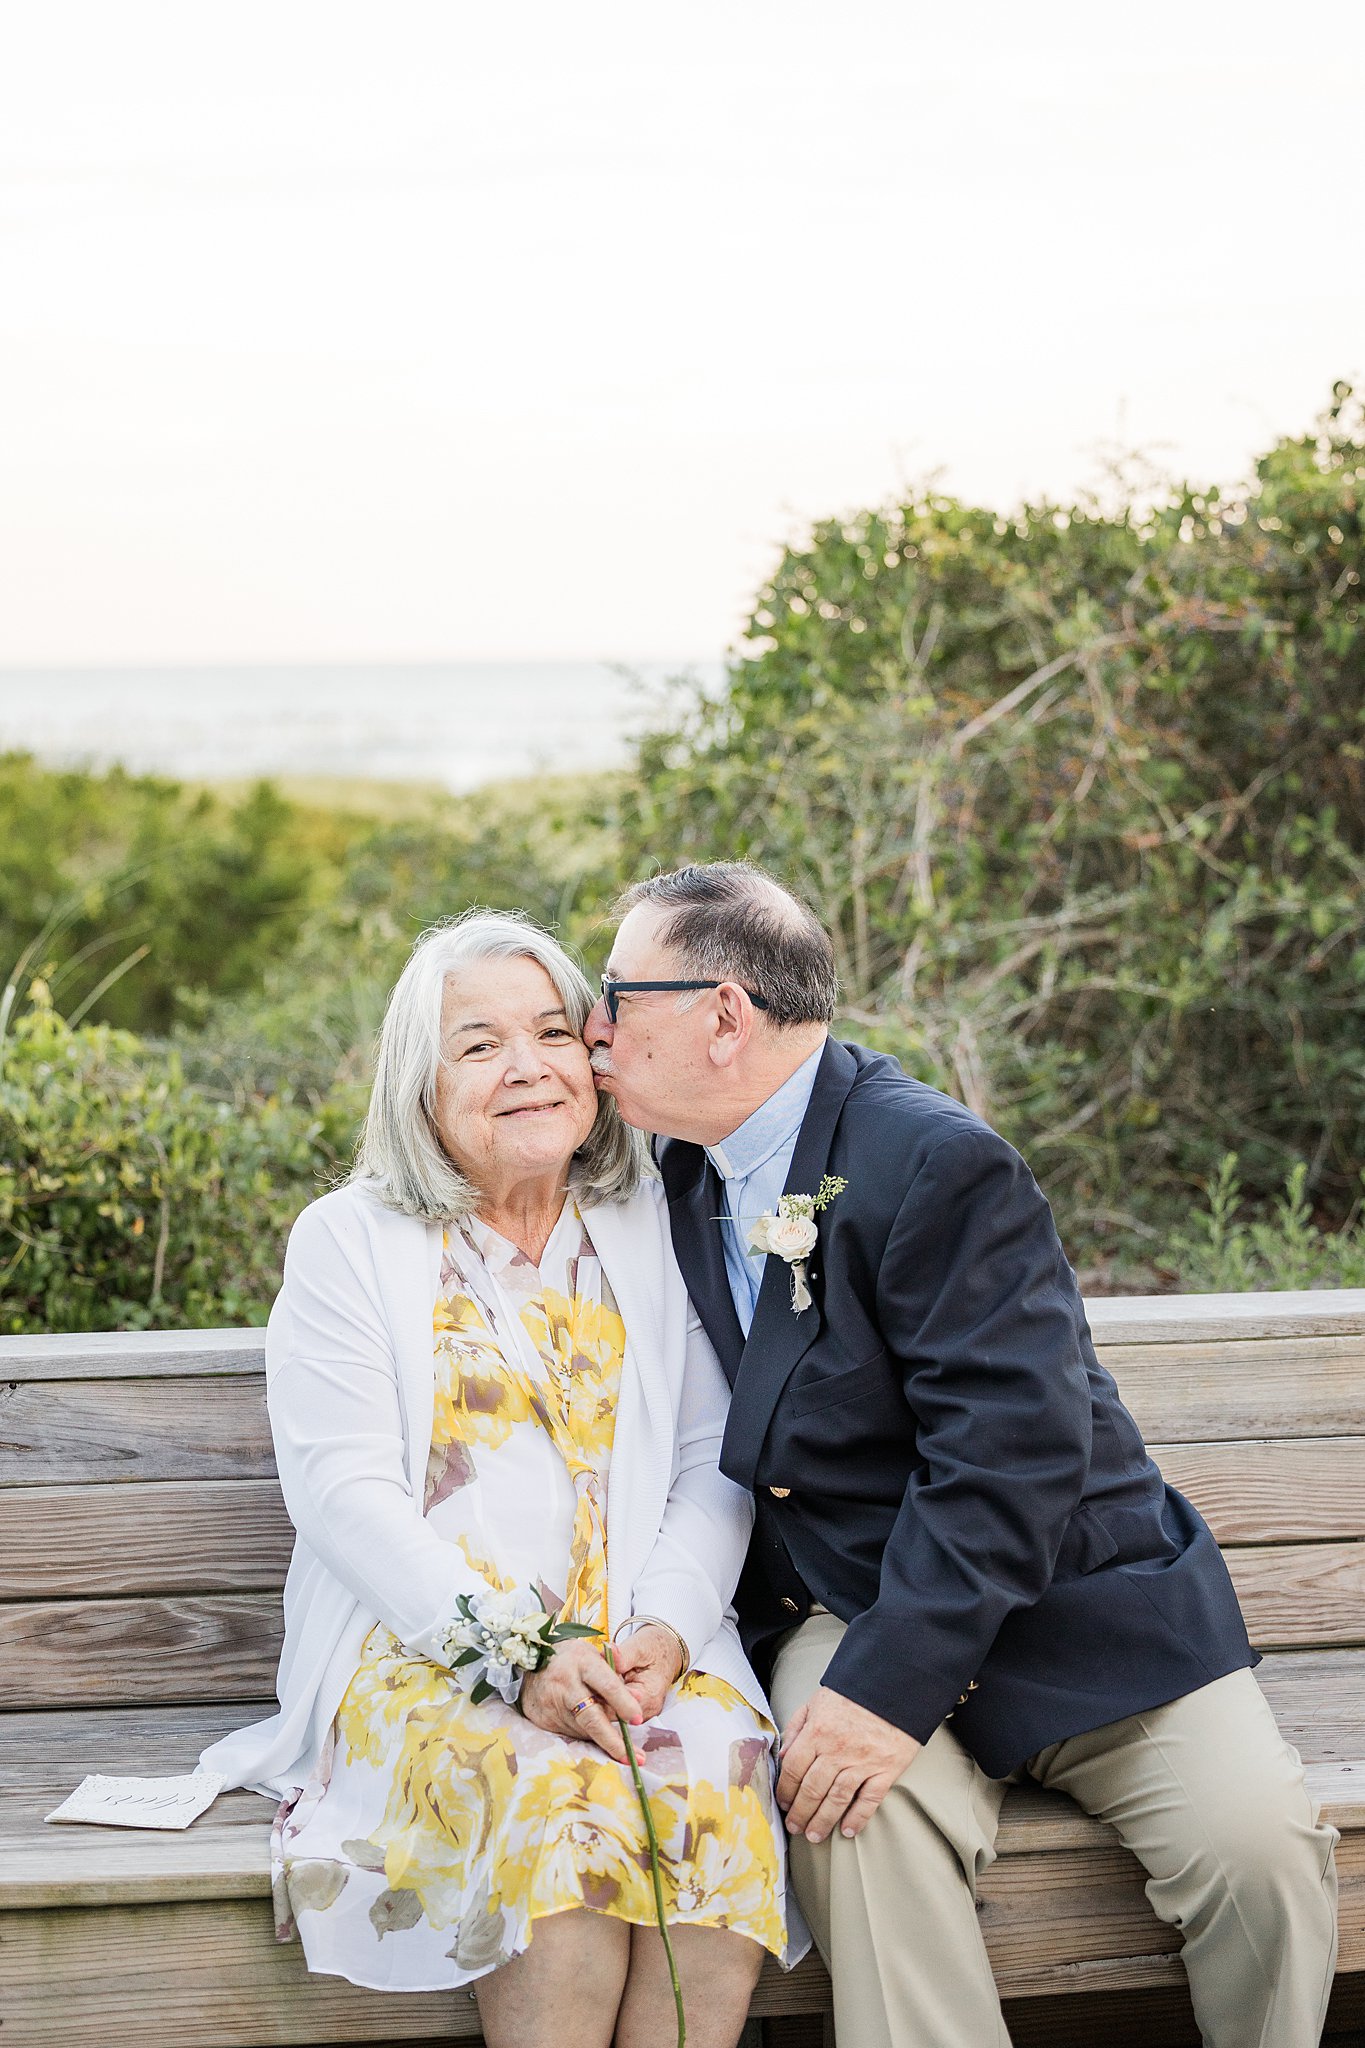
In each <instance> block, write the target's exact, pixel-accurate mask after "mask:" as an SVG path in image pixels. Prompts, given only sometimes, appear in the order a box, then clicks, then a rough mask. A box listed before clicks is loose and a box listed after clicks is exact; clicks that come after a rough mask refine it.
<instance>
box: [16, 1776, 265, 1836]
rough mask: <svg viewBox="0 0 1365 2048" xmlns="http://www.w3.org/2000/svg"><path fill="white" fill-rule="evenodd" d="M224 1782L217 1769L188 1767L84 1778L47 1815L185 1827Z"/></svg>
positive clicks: (104, 1823)
mask: <svg viewBox="0 0 1365 2048" xmlns="http://www.w3.org/2000/svg"><path fill="white" fill-rule="evenodd" d="M225 1783H226V1780H225V1779H224V1777H223V1774H222V1772H221V1771H190V1772H189V1773H188V1774H187V1775H186V1776H185V1777H183V1778H101V1777H99V1776H95V1777H90V1778H82V1779H81V1782H80V1784H79V1785H78V1786H77V1787H76V1789H75V1791H74V1792H73V1793H72V1794H71V1797H70V1798H69V1799H64V1800H63V1801H62V1803H61V1805H60V1806H58V1807H55V1808H54V1809H53V1811H52V1812H51V1813H49V1814H48V1815H47V1819H48V1820H57V1821H84V1822H86V1823H88V1824H92V1825H94V1826H97V1827H106V1828H187V1827H188V1826H189V1824H190V1822H191V1821H192V1820H195V1819H197V1817H198V1816H199V1815H200V1814H201V1813H203V1812H204V1811H205V1810H206V1809H207V1808H208V1807H210V1806H212V1804H213V1802H214V1800H215V1799H216V1798H217V1797H218V1794H219V1793H220V1792H221V1791H222V1789H223V1786H224V1784H225Z"/></svg>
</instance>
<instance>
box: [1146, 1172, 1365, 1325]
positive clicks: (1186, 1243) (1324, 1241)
mask: <svg viewBox="0 0 1365 2048" xmlns="http://www.w3.org/2000/svg"><path fill="white" fill-rule="evenodd" d="M1307 1179H1308V1168H1307V1166H1306V1165H1304V1164H1303V1163H1302V1162H1300V1164H1299V1165H1297V1166H1296V1167H1294V1168H1293V1170H1292V1171H1291V1173H1290V1174H1289V1177H1288V1179H1287V1180H1286V1182H1285V1187H1284V1193H1283V1194H1282V1195H1281V1196H1280V1197H1279V1199H1278V1200H1277V1201H1276V1202H1275V1203H1273V1204H1272V1206H1271V1209H1270V1211H1269V1213H1268V1214H1266V1215H1263V1216H1259V1217H1256V1216H1251V1217H1248V1216H1246V1215H1244V1214H1243V1213H1242V1188H1241V1182H1240V1181H1239V1179H1238V1177H1237V1154H1236V1153H1235V1152H1229V1153H1228V1154H1227V1155H1226V1157H1225V1158H1224V1159H1223V1161H1222V1164H1221V1165H1220V1166H1219V1169H1218V1172H1217V1175H1216V1176H1215V1178H1214V1179H1213V1180H1212V1181H1211V1182H1210V1183H1209V1187H1208V1207H1207V1208H1206V1209H1205V1210H1204V1211H1203V1213H1202V1214H1201V1215H1199V1216H1197V1217H1196V1218H1195V1220H1194V1227H1193V1230H1192V1231H1190V1232H1186V1233H1181V1234H1180V1235H1178V1236H1177V1237H1175V1238H1174V1239H1173V1240H1172V1244H1171V1251H1172V1253H1173V1255H1174V1259H1175V1261H1176V1264H1177V1269H1178V1272H1179V1276H1180V1277H1179V1285H1180V1287H1181V1288H1182V1289H1185V1290H1187V1291H1189V1292H1191V1293H1195V1294H1205V1293H1207V1294H1241V1293H1244V1292H1246V1291H1248V1290H1258V1289H1267V1288H1292V1287H1365V1216H1361V1217H1358V1218H1357V1220H1356V1221H1355V1223H1354V1224H1353V1225H1352V1227H1351V1228H1349V1229H1347V1230H1337V1231H1327V1230H1321V1229H1319V1228H1318V1226H1317V1224H1316V1223H1315V1222H1314V1221H1313V1212H1312V1210H1311V1209H1310V1208H1309V1205H1308V1202H1307V1199H1306V1197H1305V1194H1304V1188H1305V1185H1306V1182H1307Z"/></svg>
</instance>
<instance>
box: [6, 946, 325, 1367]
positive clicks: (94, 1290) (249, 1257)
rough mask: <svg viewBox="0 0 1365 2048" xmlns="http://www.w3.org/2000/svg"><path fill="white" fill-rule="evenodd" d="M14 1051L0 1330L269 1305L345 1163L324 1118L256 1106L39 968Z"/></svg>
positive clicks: (92, 1326) (166, 1322)
mask: <svg viewBox="0 0 1365 2048" xmlns="http://www.w3.org/2000/svg"><path fill="white" fill-rule="evenodd" d="M34 998H35V999H34V1002H33V1004H32V1006H31V1007H29V1008H28V1009H26V1010H25V1011H24V1013H23V1014H22V1015H21V1016H19V1017H18V1018H17V1020H16V1021H15V1022H14V1023H13V1024H12V1026H11V1029H10V1032H9V1035H8V1037H7V1039H6V1041H5V1044H4V1046H3V1048H2V1049H0V1330H4V1331H25V1330H107V1329H144V1328H149V1327H155V1328H176V1327H181V1328H200V1327H212V1326H214V1325H217V1324H222V1323H255V1322H262V1321H264V1319H265V1314H266V1311H267V1309H268V1307H269V1304H270V1301H271V1299H272V1297H273V1295H274V1293H275V1290H276V1288H277V1287H278V1284H279V1269H280V1260H281V1257H282V1254H283V1249H284V1239H285V1235H286V1232H287V1230H288V1227H289V1224H290V1223H291V1222H292V1220H293V1218H294V1216H295V1215H296V1214H297V1213H298V1211H299V1210H300V1209H301V1208H302V1207H303V1205H304V1203H305V1202H307V1201H308V1200H310V1199H311V1197H312V1196H313V1195H314V1194H315V1193H316V1192H317V1191H318V1174H319V1173H320V1172H326V1171H327V1170H328V1169H330V1168H332V1167H334V1166H335V1164H336V1154H335V1151H334V1149H333V1147H332V1145H331V1143H330V1142H329V1133H328V1131H327V1129H326V1127H325V1124H324V1122H322V1121H320V1120H317V1119H313V1118H311V1117H309V1116H308V1115H307V1114H305V1113H303V1112H300V1111H299V1110H297V1109H293V1108H291V1107H288V1106H286V1105H284V1104H281V1103H280V1102H279V1101H277V1100H274V1099H264V1100H257V1101H255V1102H253V1104H252V1105H251V1113H250V1114H249V1115H246V1116H242V1115H238V1114H236V1113H234V1111H233V1110H232V1109H231V1107H230V1106H229V1105H228V1104H227V1103H225V1102H215V1101H213V1100H212V1099H211V1098H209V1097H208V1096H206V1095H205V1094H204V1093H203V1092H202V1091H201V1090H199V1089H196V1088H195V1087H193V1086H192V1085H191V1084H190V1083H189V1082H187V1081H186V1079H185V1078H184V1075H183V1074H182V1072H181V1068H180V1063H179V1060H178V1059H177V1057H176V1055H175V1054H174V1053H164V1052H162V1053H149V1052H148V1050H147V1048H146V1047H144V1046H143V1045H142V1044H140V1042H139V1041H138V1040H137V1039H135V1038H134V1037H132V1035H131V1034H130V1033H127V1032H123V1031H118V1030H115V1029H114V1028H113V1027H111V1026H109V1025H106V1024H83V1025H80V1026H78V1027H76V1028H75V1029H73V1028H72V1027H71V1026H70V1025H68V1024H66V1023H65V1022H64V1021H63V1020H62V1018H60V1017H59V1016H58V1015H57V1013H56V1012H55V1011H54V1010H53V1009H51V1008H50V1007H49V1005H48V1002H47V995H46V990H45V989H44V988H43V987H42V985H41V984H40V985H39V986H38V987H37V989H36V990H35V991H34Z"/></svg>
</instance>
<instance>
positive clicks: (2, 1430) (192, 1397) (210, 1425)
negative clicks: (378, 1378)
mask: <svg viewBox="0 0 1365 2048" xmlns="http://www.w3.org/2000/svg"><path fill="white" fill-rule="evenodd" d="M274 1472H275V1454H274V1449H273V1447H272V1445H271V1442H270V1424H269V1421H268V1419H267V1416H266V1409H265V1389H264V1385H263V1382H262V1381H261V1380H260V1379H259V1378H256V1377H254V1376H237V1377H233V1376H231V1375H224V1376H219V1377H209V1378H206V1379H187V1380H180V1379H151V1380H126V1379H115V1380H65V1381H60V1382H53V1383H50V1384H47V1385H44V1384H42V1383H40V1382H36V1381H18V1382H15V1383H13V1384H10V1383H4V1384H0V1486H81V1485H88V1484H90V1483H92V1482H96V1483H99V1484H104V1483H105V1482H107V1481H110V1480H120V1481H125V1480H133V1479H141V1480H151V1479H270V1478H272V1477H273V1476H274Z"/></svg>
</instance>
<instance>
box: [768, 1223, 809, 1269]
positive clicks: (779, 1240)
mask: <svg viewBox="0 0 1365 2048" xmlns="http://www.w3.org/2000/svg"><path fill="white" fill-rule="evenodd" d="M763 1220H764V1222H765V1223H767V1225H768V1233H767V1247H768V1250H769V1251H770V1252H775V1253H776V1254H777V1256H778V1258H779V1259H786V1260H788V1261H790V1260H793V1259H804V1258H808V1257H809V1256H810V1254H811V1253H812V1252H813V1251H814V1250H815V1243H816V1239H817V1238H818V1237H819V1235H820V1233H819V1231H818V1230H817V1229H816V1227H815V1222H814V1219H813V1218H812V1217H810V1216H774V1217H773V1218H772V1219H771V1220H769V1219H768V1218H767V1217H766V1216H765V1217H764V1219H763Z"/></svg>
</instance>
